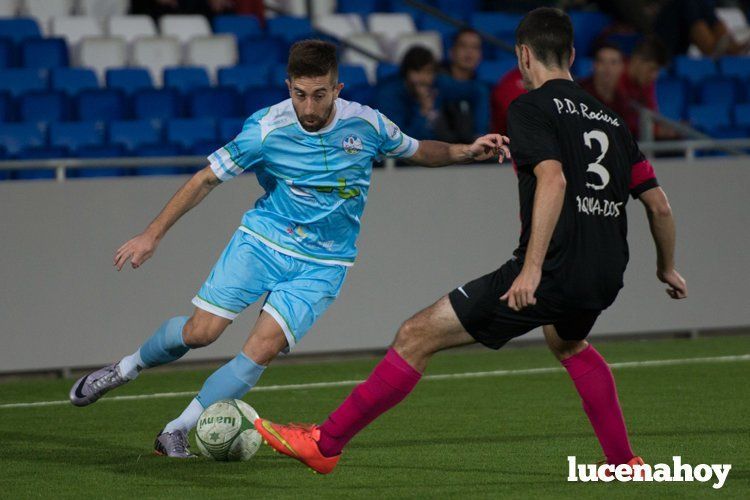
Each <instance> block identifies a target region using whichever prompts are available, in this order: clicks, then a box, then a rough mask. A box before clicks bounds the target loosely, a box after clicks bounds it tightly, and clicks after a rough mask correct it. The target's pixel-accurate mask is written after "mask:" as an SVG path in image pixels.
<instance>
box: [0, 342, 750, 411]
mask: <svg viewBox="0 0 750 500" xmlns="http://www.w3.org/2000/svg"><path fill="white" fill-rule="evenodd" d="M737 361H750V354H740V355H736V356H714V357H705V358H681V359H679V358H678V359H654V360H649V361H624V362H620V363H610V364H609V366H610V368H613V369H619V368H643V367H653V366H674V365H691V364H697V363H731V362H737ZM563 371H565V370H564V368H562V367H559V366H550V367H544V368H524V369H520V370H492V371H484V372H464V373H446V374H441V375H425V376H424V377H422V380H454V379H465V378H487V377H507V376H511V375H536V374H540V373H556V372H563ZM362 382H363V380H338V381H334V382H313V383H307V384H285V385H262V386H258V387H255V388H253V392H275V391H293V390H299V389H325V388H329V387H347V386H353V385H357V384H360V383H362ZM194 395H195V391H183V392H158V393H155V394H134V395H132V396H111V397H108V398H104V399H101V401H133V400H141V399H166V398H181V397H186V396H194ZM69 404H70V401H68V400H67V399H65V400H59V401H36V402H33V403H6V404H0V409H9V408H34V407H37V406H62V405H69Z"/></svg>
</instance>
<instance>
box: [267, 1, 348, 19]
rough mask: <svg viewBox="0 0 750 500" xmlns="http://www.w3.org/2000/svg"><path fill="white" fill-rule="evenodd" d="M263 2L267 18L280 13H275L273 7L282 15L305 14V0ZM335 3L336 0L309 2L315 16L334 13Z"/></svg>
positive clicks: (300, 15)
mask: <svg viewBox="0 0 750 500" xmlns="http://www.w3.org/2000/svg"><path fill="white" fill-rule="evenodd" d="M264 3H265V4H266V6H267V8H266V14H268V17H269V18H270V17H274V16H275V15H280V14H275V13H274V11H273V9H278V10H279V11H280V12H283V13H284V15H289V16H295V17H306V16H307V0H266V1H265V2H264ZM336 3H337V2H336V0H315V1H313V2H310V4H311V5H312V9H313V15H314V16H315V17H317V16H324V15H327V14H333V13H335V12H336ZM268 7H270V8H268Z"/></svg>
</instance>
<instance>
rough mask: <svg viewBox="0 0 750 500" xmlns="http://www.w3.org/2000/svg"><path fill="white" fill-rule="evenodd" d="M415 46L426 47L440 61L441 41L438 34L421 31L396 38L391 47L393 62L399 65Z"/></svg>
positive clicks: (441, 55) (441, 54)
mask: <svg viewBox="0 0 750 500" xmlns="http://www.w3.org/2000/svg"><path fill="white" fill-rule="evenodd" d="M416 46H422V47H427V48H428V49H430V51H431V52H432V53H433V54H434V55H435V58H436V59H437V60H438V61H442V59H443V39H442V38H441V37H440V33H438V32H437V31H422V32H419V33H412V34H410V35H409V34H405V35H401V36H400V37H398V40H396V42H395V45H394V46H393V52H392V54H393V62H394V63H400V62H401V59H402V58H403V57H404V55H405V54H406V53H407V52H408V51H409V49H411V48H412V47H416Z"/></svg>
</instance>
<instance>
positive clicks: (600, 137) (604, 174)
mask: <svg viewBox="0 0 750 500" xmlns="http://www.w3.org/2000/svg"><path fill="white" fill-rule="evenodd" d="M592 140H593V141H595V142H598V143H599V147H600V148H601V151H602V153H601V154H600V155H599V156H598V157H597V158H596V160H594V161H593V162H592V163H589V168H587V169H586V172H591V173H592V174H596V175H598V176H599V178H600V179H601V183H600V184H592V183H590V182H587V183H586V187H587V188H591V189H593V190H595V191H599V190H601V189H604V188H605V187H607V184H609V172H608V171H607V169H606V168H604V166H603V165H602V164H601V163H599V162H601V161H602V160H603V159H604V156H605V155H606V154H607V150H608V149H609V137H607V134H605V133H604V132H602V131H601V130H592V131H591V132H586V133H584V134H583V143H584V144H585V145H586V146H587V147H588V148H590V149H594V146H593V145H592V144H591V141H592Z"/></svg>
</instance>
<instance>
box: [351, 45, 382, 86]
mask: <svg viewBox="0 0 750 500" xmlns="http://www.w3.org/2000/svg"><path fill="white" fill-rule="evenodd" d="M346 41H347V42H348V43H350V44H352V45H353V46H355V47H359V48H361V49H363V50H366V51H367V52H369V53H370V54H373V55H375V56H378V57H380V58H382V59H387V56H386V54H385V52H383V49H382V48H381V47H380V42H379V41H378V37H376V36H375V35H371V34H369V33H361V34H358V35H351V36H349V37H347V38H346ZM342 61H343V62H344V63H345V64H355V65H359V66H363V67H364V68H365V73H367V80H368V81H369V82H370V85H374V84H375V80H376V79H377V71H378V61H377V60H375V59H372V58H370V57H367V56H366V55H364V54H362V53H360V52H357V51H356V50H354V49H351V48H346V49H345V50H344V55H343V57H342Z"/></svg>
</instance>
